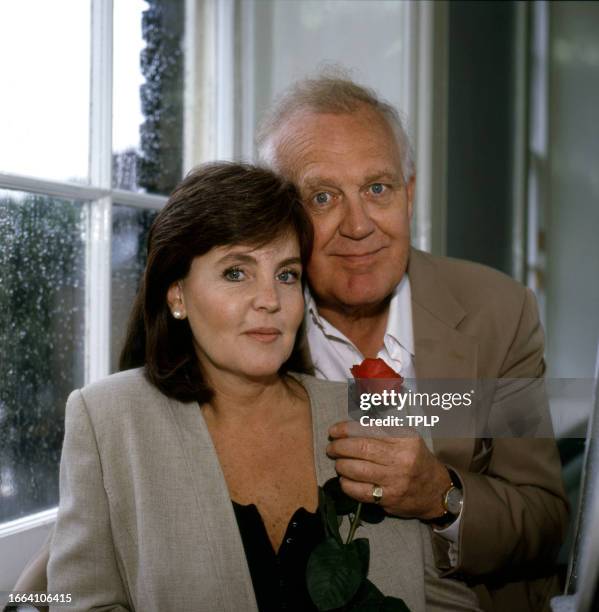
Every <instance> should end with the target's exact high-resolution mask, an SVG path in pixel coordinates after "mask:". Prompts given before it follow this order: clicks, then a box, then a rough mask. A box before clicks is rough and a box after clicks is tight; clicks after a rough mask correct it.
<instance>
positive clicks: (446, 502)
mask: <svg viewBox="0 0 599 612" xmlns="http://www.w3.org/2000/svg"><path fill="white" fill-rule="evenodd" d="M449 476H450V478H451V481H450V483H449V487H447V489H445V492H444V493H443V496H442V497H441V504H442V505H443V510H445V512H444V514H442V515H441V516H440V517H439V518H436V519H433V521H432V522H433V523H434V524H435V525H436V526H437V527H441V528H443V527H447V526H448V525H450V524H451V523H453V522H454V521H455V520H456V518H457V517H458V516H459V515H460V512H462V506H463V505H464V493H463V491H462V487H461V486H460V484H459V483H460V481H459V479H458V477H457V476H456V475H455V474H454V473H453V472H452V471H451V470H449Z"/></svg>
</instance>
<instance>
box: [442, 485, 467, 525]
mask: <svg viewBox="0 0 599 612" xmlns="http://www.w3.org/2000/svg"><path fill="white" fill-rule="evenodd" d="M442 502H443V509H444V510H445V512H446V513H449V514H453V516H454V517H456V516H458V515H459V514H460V512H461V511H462V506H463V504H464V493H463V492H462V489H459V488H458V487H456V486H455V485H454V484H453V482H452V483H451V484H450V485H449V488H448V489H447V490H446V491H445V493H444V494H443V500H442Z"/></svg>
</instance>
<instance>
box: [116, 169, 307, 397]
mask: <svg viewBox="0 0 599 612" xmlns="http://www.w3.org/2000/svg"><path fill="white" fill-rule="evenodd" d="M286 234H290V235H295V236H297V238H298V241H299V245H300V257H301V261H302V264H303V265H304V266H305V265H306V263H307V261H308V258H309V256H310V252H311V250H312V241H313V231H312V224H311V222H310V219H309V217H308V216H307V214H306V212H305V211H304V208H303V206H302V204H301V202H300V199H299V196H298V193H297V191H296V189H295V187H294V186H293V185H292V184H291V183H288V182H285V181H283V180H282V179H281V178H279V177H278V176H276V175H275V174H273V173H272V172H271V171H270V170H265V169H261V168H256V167H254V166H250V165H245V164H234V163H227V162H216V163H211V164H206V165H203V166H200V167H199V168H197V169H195V170H193V171H192V172H191V173H190V174H189V175H188V176H187V177H186V178H185V179H184V180H183V181H182V182H181V183H180V184H179V185H178V186H177V187H176V188H175V190H174V191H173V193H172V194H171V196H170V198H169V200H168V202H167V203H166V206H165V207H164V208H163V209H162V210H161V211H160V213H159V214H158V216H157V217H156V219H155V221H154V223H153V224H152V227H151V228H150V233H149V236H148V257H147V263H146V269H145V272H144V276H143V279H142V282H141V286H140V289H139V292H138V294H137V297H136V299H135V302H134V305H133V309H132V312H131V316H130V319H129V324H128V328H127V336H126V339H125V345H124V347H123V350H122V352H121V357H120V362H119V369H121V370H126V369H129V368H135V367H139V366H145V371H146V376H147V377H148V379H149V380H150V382H152V383H153V384H154V385H155V386H156V387H158V389H160V390H161V391H162V392H163V393H164V394H166V395H168V396H169V397H174V398H176V399H178V400H180V401H193V400H196V401H199V402H200V403H204V402H207V401H209V400H210V398H211V397H212V390H211V389H210V387H209V386H208V385H207V384H206V382H205V380H204V377H203V376H202V373H201V370H200V366H199V361H198V358H197V356H196V353H195V350H194V346H193V337H192V332H191V328H190V326H189V323H188V321H187V320H186V319H185V320H177V319H175V318H173V316H172V315H171V312H170V309H169V307H168V304H167V291H168V288H169V287H170V286H171V285H172V284H173V283H175V282H176V281H178V280H180V279H182V278H184V277H185V276H187V274H188V272H189V269H190V266H191V262H192V260H193V259H194V258H195V257H198V256H199V255H204V254H205V253H207V252H208V251H210V250H211V249H213V248H214V247H217V246H225V245H234V244H247V245H249V246H255V247H257V248H259V247H262V246H264V245H266V244H268V243H270V242H272V241H273V240H275V239H277V238H279V237H281V236H284V235H286ZM299 337H300V334H298V339H296V343H295V346H294V349H293V352H292V354H291V356H290V357H289V359H288V360H287V361H286V362H285V363H284V364H283V366H282V367H281V372H286V371H288V370H291V369H293V370H299V371H302V370H304V369H305V368H304V366H303V360H302V356H301V351H300V349H299V346H298V340H299Z"/></svg>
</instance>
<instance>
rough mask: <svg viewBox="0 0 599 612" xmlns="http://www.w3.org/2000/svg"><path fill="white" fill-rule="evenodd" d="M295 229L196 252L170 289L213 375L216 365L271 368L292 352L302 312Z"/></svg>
mask: <svg viewBox="0 0 599 612" xmlns="http://www.w3.org/2000/svg"><path fill="white" fill-rule="evenodd" d="M301 273H302V266H301V261H300V250H299V244H298V240H297V237H296V236H291V235H289V236H284V237H281V238H280V239H277V240H275V241H274V242H271V243H269V244H268V245H266V246H264V247H260V248H255V247H249V246H244V245H234V246H223V247H216V248H214V249H212V250H211V251H209V252H208V253H206V254H205V255H201V256H199V257H196V258H195V259H194V260H193V261H192V264H191V268H190V270H189V274H188V275H187V276H186V277H185V278H184V279H182V280H180V281H178V282H177V283H173V285H171V287H170V288H169V290H168V295H167V299H168V304H169V307H170V309H171V312H174V311H176V310H178V311H179V312H180V313H181V315H182V317H187V318H188V319H189V325H190V327H191V331H192V333H193V339H194V344H195V348H196V352H197V355H198V358H199V360H200V364H201V365H202V368H203V370H204V372H205V374H206V375H207V377H208V379H211V378H213V376H214V375H215V374H218V372H228V373H232V374H235V375H238V376H242V377H245V378H251V379H258V378H263V377H268V376H272V375H273V374H275V373H276V372H277V371H278V370H279V368H280V367H281V365H282V364H283V363H284V362H285V361H286V360H287V358H288V357H289V355H290V354H291V351H292V349H293V344H294V341H295V334H296V332H297V329H298V327H299V325H300V323H301V320H302V317H303V313H304V299H303V294H302V286H301V281H300V278H301Z"/></svg>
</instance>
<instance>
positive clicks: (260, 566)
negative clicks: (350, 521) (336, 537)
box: [233, 502, 325, 612]
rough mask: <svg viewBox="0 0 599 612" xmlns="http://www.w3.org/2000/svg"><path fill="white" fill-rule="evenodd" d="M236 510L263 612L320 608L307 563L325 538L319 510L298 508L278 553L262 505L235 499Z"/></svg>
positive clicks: (253, 581) (260, 607)
mask: <svg viewBox="0 0 599 612" xmlns="http://www.w3.org/2000/svg"><path fill="white" fill-rule="evenodd" d="M233 509H234V510H235V517H236V518H237V525H238V526H239V531H240V533H241V539H242V541H243V548H244V549H245V556H246V558H247V562H248V566H249V568H250V574H251V576H252V583H253V585H254V592H255V594H256V601H257V602H258V609H259V610H260V612H275V611H276V612H279V610H292V611H294V612H300V611H301V612H310V611H314V610H316V609H317V608H316V607H315V606H314V604H313V603H312V600H311V599H310V595H309V594H308V589H307V586H306V565H307V563H308V558H309V557H310V553H311V552H312V551H313V550H314V548H315V547H316V546H317V545H318V544H319V543H320V542H322V541H323V540H324V537H325V534H324V529H323V526H322V521H321V518H320V516H319V514H318V512H316V513H312V512H308V511H307V510H306V509H305V508H298V509H297V510H296V511H295V513H294V515H293V516H292V517H291V520H290V521H289V524H288V525H287V530H286V532H285V536H284V537H283V542H282V543H281V546H280V548H279V551H278V552H277V553H275V551H274V550H273V547H272V544H271V543H270V540H269V539H268V533H267V532H266V527H265V526H264V522H263V521H262V517H261V516H260V512H259V511H258V508H257V507H256V506H255V505H254V504H250V505H249V506H242V505H241V504H238V503H236V502H233Z"/></svg>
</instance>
